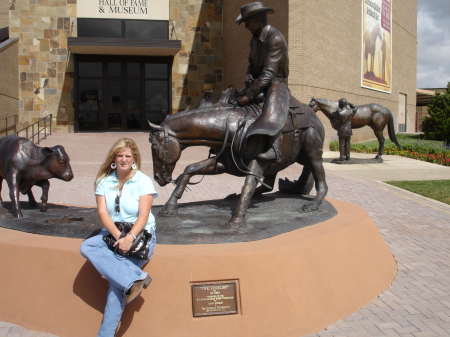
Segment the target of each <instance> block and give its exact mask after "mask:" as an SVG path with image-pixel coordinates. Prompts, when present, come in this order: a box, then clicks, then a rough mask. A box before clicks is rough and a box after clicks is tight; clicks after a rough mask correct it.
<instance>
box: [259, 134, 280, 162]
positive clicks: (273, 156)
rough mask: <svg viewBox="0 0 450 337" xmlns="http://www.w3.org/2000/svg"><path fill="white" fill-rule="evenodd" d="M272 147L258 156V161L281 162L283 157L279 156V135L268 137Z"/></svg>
mask: <svg viewBox="0 0 450 337" xmlns="http://www.w3.org/2000/svg"><path fill="white" fill-rule="evenodd" d="M270 142H271V143H272V146H271V147H270V148H269V150H267V151H266V152H264V153H261V154H259V155H258V159H261V160H265V161H275V162H277V163H279V162H281V159H283V156H282V154H281V147H282V145H283V136H282V135H281V134H279V135H275V136H273V137H270Z"/></svg>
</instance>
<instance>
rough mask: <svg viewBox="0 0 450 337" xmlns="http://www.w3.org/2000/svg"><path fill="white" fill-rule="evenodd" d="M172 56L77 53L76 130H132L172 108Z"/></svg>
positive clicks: (160, 118) (159, 119) (142, 127)
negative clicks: (170, 85) (170, 88)
mask: <svg viewBox="0 0 450 337" xmlns="http://www.w3.org/2000/svg"><path fill="white" fill-rule="evenodd" d="M172 59H173V58H172V57H149V56H145V57H144V56H110V55H76V57H75V74H76V75H75V90H76V93H75V112H76V118H75V131H76V132H89V131H95V132H98V131H132V130H136V131H139V130H147V129H149V126H148V123H147V121H150V122H152V123H155V124H160V123H161V122H162V121H163V120H164V118H165V117H166V116H167V114H168V113H169V111H170V110H171V91H170V90H169V84H170V83H171V82H170V75H171V67H172Z"/></svg>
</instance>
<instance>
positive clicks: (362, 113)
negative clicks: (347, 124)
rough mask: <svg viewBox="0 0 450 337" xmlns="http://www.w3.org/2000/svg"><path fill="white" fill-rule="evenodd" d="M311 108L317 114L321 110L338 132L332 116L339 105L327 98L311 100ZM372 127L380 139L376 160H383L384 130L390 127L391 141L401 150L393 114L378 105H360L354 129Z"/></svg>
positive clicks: (353, 120) (353, 124) (355, 117)
mask: <svg viewBox="0 0 450 337" xmlns="http://www.w3.org/2000/svg"><path fill="white" fill-rule="evenodd" d="M309 106H310V107H311V108H312V109H313V110H314V111H315V112H317V110H321V111H322V112H323V113H324V114H325V116H327V118H328V119H329V120H330V121H331V126H332V127H333V129H335V130H337V126H336V125H335V124H334V123H333V121H332V118H331V114H332V113H333V112H335V111H337V110H338V109H339V103H338V102H335V101H330V100H329V99H325V98H314V97H312V98H311V101H310V102H309ZM366 125H367V126H370V127H371V128H372V130H373V132H374V133H375V136H376V137H377V139H378V143H379V146H378V154H377V156H376V157H375V158H381V156H382V155H383V153H384V135H383V130H384V128H385V127H386V125H387V126H388V134H389V139H390V140H391V141H392V142H393V143H394V144H395V145H397V147H398V148H400V147H401V146H400V144H399V143H398V141H397V137H396V136H395V129H394V117H393V116H392V112H391V111H390V110H389V109H388V108H386V107H384V106H382V105H380V104H376V103H371V104H364V105H359V106H358V110H356V114H355V115H354V116H353V119H352V129H359V128H362V127H363V126H366Z"/></svg>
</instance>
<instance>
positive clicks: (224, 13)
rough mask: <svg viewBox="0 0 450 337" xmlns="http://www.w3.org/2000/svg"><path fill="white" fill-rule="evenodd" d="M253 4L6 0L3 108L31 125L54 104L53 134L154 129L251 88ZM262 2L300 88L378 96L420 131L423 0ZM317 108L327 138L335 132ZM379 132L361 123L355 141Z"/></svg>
mask: <svg viewBox="0 0 450 337" xmlns="http://www.w3.org/2000/svg"><path fill="white" fill-rule="evenodd" d="M249 2H250V1H242V0H95V1H93V0H9V2H6V1H5V0H0V24H1V27H5V28H4V29H3V30H0V39H1V40H0V42H1V43H0V65H1V67H2V72H1V74H0V76H1V77H2V81H1V82H2V83H1V84H0V104H1V109H0V118H5V117H7V116H9V115H18V122H19V124H20V126H26V125H29V124H31V123H34V122H36V121H37V120H38V119H39V118H42V117H44V116H47V115H50V114H52V121H53V123H52V130H53V132H106V131H108V132H109V131H118V132H120V131H144V130H146V129H147V128H148V124H147V122H146V121H147V120H150V121H151V122H153V123H161V122H162V121H163V120H164V118H165V116H166V115H167V114H173V113H177V112H179V111H183V110H185V109H187V108H189V107H190V108H194V107H196V106H197V105H198V104H199V103H200V101H201V99H202V96H203V94H204V92H205V91H211V90H212V91H213V102H214V101H215V100H217V99H218V98H219V96H220V94H221V92H222V91H223V90H225V89H226V88H227V87H228V86H230V85H233V86H235V87H237V88H242V87H243V86H244V78H245V71H246V68H247V58H248V51H249V41H250V38H251V35H250V33H249V32H248V31H247V30H246V29H245V27H244V25H243V24H241V25H240V26H236V24H235V21H236V18H237V16H238V15H239V13H240V7H241V6H243V5H245V4H247V3H249ZM264 5H265V6H267V7H270V8H273V9H274V10H275V13H274V14H269V15H268V19H269V23H270V24H272V25H273V26H275V27H276V28H278V29H279V30H280V31H281V32H282V33H283V34H284V36H285V37H286V40H287V42H288V46H289V59H290V75H289V82H288V85H289V88H290V90H291V92H292V94H293V95H294V96H295V97H297V98H298V99H299V100H300V101H302V102H304V103H309V101H310V99H311V97H316V98H327V99H330V100H335V101H337V100H338V99H339V98H342V97H345V98H347V100H348V101H349V102H352V103H354V104H356V105H361V104H367V103H379V104H382V105H384V106H386V107H388V108H389V109H390V110H391V111H392V113H393V115H394V121H395V128H396V131H397V132H404V131H406V132H414V131H415V129H416V126H415V123H416V118H415V104H416V103H415V102H416V59H417V52H416V48H417V47H416V46H417V23H416V21H417V4H416V1H410V0H336V1H326V0H316V1H300V0H284V1H275V0H266V1H264ZM1 27H0V28H1ZM6 28H8V29H6ZM2 31H3V35H2V34H1V32H2ZM317 113H318V115H319V116H320V118H321V120H322V122H323V123H324V125H325V128H326V144H328V142H329V141H330V140H331V139H332V137H335V138H337V137H336V131H335V130H333V129H332V128H331V125H330V122H329V121H328V119H327V118H326V117H325V116H324V115H323V114H322V113H321V112H317ZM386 134H387V132H385V136H386ZM386 137H387V136H386ZM374 138H375V136H374V134H373V131H372V130H371V129H370V128H362V129H359V130H354V132H353V137H352V142H357V141H362V140H367V139H374Z"/></svg>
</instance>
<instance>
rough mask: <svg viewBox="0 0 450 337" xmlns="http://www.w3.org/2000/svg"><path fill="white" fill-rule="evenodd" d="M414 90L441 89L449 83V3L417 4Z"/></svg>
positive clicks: (438, 0)
mask: <svg viewBox="0 0 450 337" xmlns="http://www.w3.org/2000/svg"><path fill="white" fill-rule="evenodd" d="M417 5H418V10H417V36H418V41H419V44H418V45H417V87H418V88H445V87H446V86H447V83H448V82H449V81H450V58H449V56H448V55H450V24H449V22H450V1H448V0H418V4H417Z"/></svg>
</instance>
